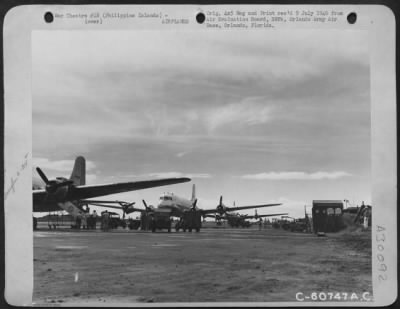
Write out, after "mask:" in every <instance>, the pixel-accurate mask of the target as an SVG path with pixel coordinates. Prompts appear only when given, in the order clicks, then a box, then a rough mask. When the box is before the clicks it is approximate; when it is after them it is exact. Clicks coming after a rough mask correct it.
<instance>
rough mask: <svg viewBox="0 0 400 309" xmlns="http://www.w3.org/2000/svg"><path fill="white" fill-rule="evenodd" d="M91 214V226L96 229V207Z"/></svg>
mask: <svg viewBox="0 0 400 309" xmlns="http://www.w3.org/2000/svg"><path fill="white" fill-rule="evenodd" d="M92 216H93V222H92V227H93V229H96V224H97V212H96V209H95V210H93V213H92Z"/></svg>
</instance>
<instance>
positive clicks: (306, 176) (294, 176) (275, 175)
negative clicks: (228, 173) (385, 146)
mask: <svg viewBox="0 0 400 309" xmlns="http://www.w3.org/2000/svg"><path fill="white" fill-rule="evenodd" d="M348 176H351V174H350V173H347V172H343V171H335V172H315V173H306V172H268V173H259V174H247V175H243V176H241V178H243V179H253V180H322V179H339V178H343V177H348Z"/></svg>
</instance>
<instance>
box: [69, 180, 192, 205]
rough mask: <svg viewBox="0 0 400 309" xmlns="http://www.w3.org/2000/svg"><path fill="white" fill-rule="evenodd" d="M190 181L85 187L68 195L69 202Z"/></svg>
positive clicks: (140, 182)
mask: <svg viewBox="0 0 400 309" xmlns="http://www.w3.org/2000/svg"><path fill="white" fill-rule="evenodd" d="M187 181H190V178H185V177H182V178H164V179H157V180H145V181H133V182H122V183H113V184H105V185H89V186H87V185H85V186H76V187H73V188H72V190H71V192H70V193H69V194H68V199H69V200H82V199H87V198H92V197H97V196H104V195H110V194H116V193H122V192H127V191H135V190H141V189H147V188H153V187H159V186H166V185H172V184H176V183H181V182H187Z"/></svg>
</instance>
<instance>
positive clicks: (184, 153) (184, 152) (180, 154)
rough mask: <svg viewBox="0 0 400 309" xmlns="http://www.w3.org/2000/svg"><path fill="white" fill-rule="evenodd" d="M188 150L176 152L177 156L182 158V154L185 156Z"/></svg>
mask: <svg viewBox="0 0 400 309" xmlns="http://www.w3.org/2000/svg"><path fill="white" fill-rule="evenodd" d="M188 153H189V152H188V151H182V152H179V153H177V154H176V156H177V157H178V158H182V157H183V156H186V155H187V154H188Z"/></svg>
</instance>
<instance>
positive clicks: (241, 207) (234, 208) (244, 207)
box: [226, 203, 282, 212]
mask: <svg viewBox="0 0 400 309" xmlns="http://www.w3.org/2000/svg"><path fill="white" fill-rule="evenodd" d="M279 205H282V203H279V204H264V205H252V206H238V207H226V211H227V212H230V211H236V210H242V209H253V208H261V207H271V206H279Z"/></svg>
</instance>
